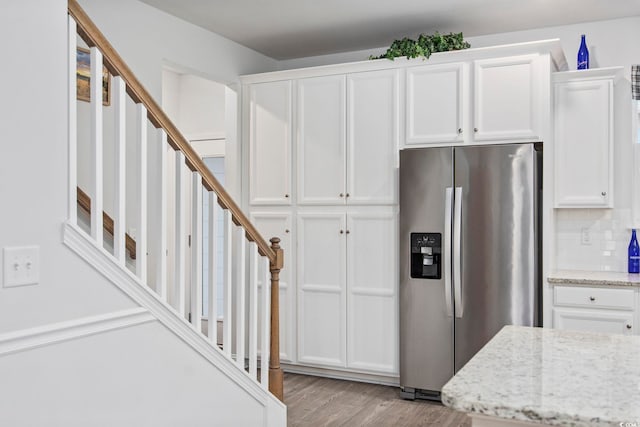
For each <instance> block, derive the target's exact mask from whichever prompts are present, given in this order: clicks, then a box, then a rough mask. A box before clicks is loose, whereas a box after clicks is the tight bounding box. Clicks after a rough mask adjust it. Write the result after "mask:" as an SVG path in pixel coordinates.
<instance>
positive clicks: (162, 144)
mask: <svg viewBox="0 0 640 427" xmlns="http://www.w3.org/2000/svg"><path fill="white" fill-rule="evenodd" d="M158 140H159V141H158V146H159V149H158V160H157V162H158V170H159V174H160V176H159V179H160V182H159V185H160V194H159V197H158V205H157V206H156V209H155V210H156V215H157V216H158V226H159V228H160V229H159V230H158V234H159V236H158V259H157V260H156V262H157V269H158V270H157V272H156V292H157V293H158V296H159V297H160V298H161V299H162V300H163V301H166V300H167V150H168V149H169V147H168V144H167V134H166V132H165V131H164V130H162V129H159V130H158Z"/></svg>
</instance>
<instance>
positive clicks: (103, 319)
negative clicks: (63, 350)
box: [0, 307, 156, 356]
mask: <svg viewBox="0 0 640 427" xmlns="http://www.w3.org/2000/svg"><path fill="white" fill-rule="evenodd" d="M155 320H156V319H155V318H154V317H153V316H152V315H151V313H149V311H148V310H147V309H145V308H142V307H138V308H133V309H129V310H122V311H116V312H112V313H106V314H100V315H97V316H90V317H83V318H80V319H73V320H69V321H64V322H58V323H52V324H48V325H45V326H39V327H36V328H30V329H23V330H20V331H15V332H9V333H6V334H0V356H5V355H7V354H12V353H16V352H19V351H24V350H31V349H34V348H38V347H44V346H48V345H51V344H56V343H60V342H63V341H69V340H73V339H78V338H82V337H87V336H89V335H96V334H101V333H104V332H108V331H113V330H116V329H123V328H128V327H131V326H136V325H141V324H143V323H148V322H154V321H155Z"/></svg>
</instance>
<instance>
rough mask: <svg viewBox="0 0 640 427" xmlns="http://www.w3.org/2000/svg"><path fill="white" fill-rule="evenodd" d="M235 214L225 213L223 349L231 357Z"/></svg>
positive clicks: (226, 211) (228, 211)
mask: <svg viewBox="0 0 640 427" xmlns="http://www.w3.org/2000/svg"><path fill="white" fill-rule="evenodd" d="M232 241H233V214H232V213H231V211H230V210H229V209H225V211H224V320H223V327H224V332H223V334H222V348H223V350H224V354H226V355H227V356H229V357H231V347H232V342H233V339H232V337H231V331H232V330H233V328H232V326H233V271H232V270H233V268H232V267H233V244H232Z"/></svg>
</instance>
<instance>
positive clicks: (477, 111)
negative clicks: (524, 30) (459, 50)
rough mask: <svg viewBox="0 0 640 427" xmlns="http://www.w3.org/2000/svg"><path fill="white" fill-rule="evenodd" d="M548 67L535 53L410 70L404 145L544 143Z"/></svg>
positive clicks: (407, 73)
mask: <svg viewBox="0 0 640 427" xmlns="http://www.w3.org/2000/svg"><path fill="white" fill-rule="evenodd" d="M545 64H548V62H547V61H546V60H545V57H544V56H542V55H539V54H531V55H519V56H508V57H501V58H489V59H479V60H475V61H468V62H460V63H449V64H443V65H424V66H420V67H409V68H407V71H406V79H407V82H406V111H407V112H406V144H407V145H416V144H439V145H457V144H485V143H495V142H498V143H500V142H506V141H510V142H511V141H517V142H525V141H533V142H535V141H540V140H541V137H542V132H541V122H540V118H541V116H542V114H543V108H544V105H543V103H542V99H543V98H542V95H541V94H542V93H544V87H545V82H547V83H546V84H547V86H546V88H547V89H546V91H547V92H548V91H549V89H548V74H549V67H550V66H549V65H547V66H546V67H545V66H544V65H545ZM545 70H546V77H545ZM469 87H471V88H472V89H471V90H470V89H469Z"/></svg>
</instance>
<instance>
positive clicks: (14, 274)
mask: <svg viewBox="0 0 640 427" xmlns="http://www.w3.org/2000/svg"><path fill="white" fill-rule="evenodd" d="M39 252H40V248H39V247H38V246H24V247H20V248H4V250H3V260H4V261H3V269H4V274H3V279H4V280H3V282H2V283H3V287H5V288H10V287H14V286H25V285H36V284H38V282H39V281H40V254H39Z"/></svg>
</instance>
